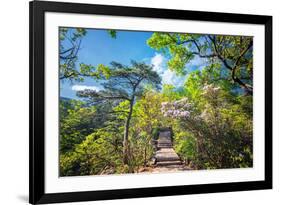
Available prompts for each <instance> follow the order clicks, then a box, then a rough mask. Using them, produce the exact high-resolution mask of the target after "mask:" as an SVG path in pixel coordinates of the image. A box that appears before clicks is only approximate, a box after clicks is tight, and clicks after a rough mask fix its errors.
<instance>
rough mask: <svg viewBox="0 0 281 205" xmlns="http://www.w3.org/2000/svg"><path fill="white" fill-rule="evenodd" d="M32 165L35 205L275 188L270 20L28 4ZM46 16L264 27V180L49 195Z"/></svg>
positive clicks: (64, 4)
mask: <svg viewBox="0 0 281 205" xmlns="http://www.w3.org/2000/svg"><path fill="white" fill-rule="evenodd" d="M29 11H30V33H29V36H30V39H29V42H30V59H29V60H30V75H29V77H30V86H29V87H30V90H29V91H30V107H29V110H30V113H29V115H30V119H29V120H30V121H29V122H30V144H29V147H30V148H29V151H30V158H29V160H30V165H29V202H30V203H31V204H44V203H57V202H74V201H91V200H108V199H122V198H137V197H154V196H168V195H184V194H198V193H214V192H229V191H243V190H260V189H271V188H272V17H271V16H262V15H246V14H230V13H214V12H201V11H200V12H199V11H184V10H169V9H155V8H136V7H124V6H104V5H93V4H77V3H62V2H46V1H33V2H30V7H29ZM45 12H62V13H82V14H102V15H111V16H115V15H117V16H132V17H145V18H162V19H182V20H197V21H210V22H215V21H218V22H227V23H244V24H259V25H264V26H265V65H264V66H265V133H264V136H265V180H263V181H247V182H235V183H218V184H200V185H199V184H198V185H184V186H168V187H153V188H135V189H121V190H107V191H83V192H82V191H81V192H71V193H45V188H44V187H45V171H44V169H45V165H44V161H45V157H46V156H45V154H44V151H45V147H44V137H45V136H44V129H45V126H44V123H45V120H44V119H45V110H44V109H45V97H44V94H45V80H44V73H45V72H44V65H45V59H44V55H45V53H44V41H45V39H44V38H45V37H44V25H45V24H44V19H45V17H44V14H45Z"/></svg>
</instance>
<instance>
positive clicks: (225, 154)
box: [30, 1, 272, 204]
mask: <svg viewBox="0 0 281 205" xmlns="http://www.w3.org/2000/svg"><path fill="white" fill-rule="evenodd" d="M271 188H272V17H271V16H262V15H248V14H247V15H246V14H229V13H214V12H201V11H200V12H199V11H184V10H169V9H156V8H136V7H122V6H105V5H92V4H77V3H59V2H46V1H44V2H41V1H33V2H30V203H32V204H43V203H57V202H74V201H90V200H107V199H121V198H133V197H153V196H167V195H182V194H197V193H212V192H229V191H242V190H243V191H244V190H257V189H271Z"/></svg>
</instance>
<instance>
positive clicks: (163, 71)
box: [150, 53, 186, 87]
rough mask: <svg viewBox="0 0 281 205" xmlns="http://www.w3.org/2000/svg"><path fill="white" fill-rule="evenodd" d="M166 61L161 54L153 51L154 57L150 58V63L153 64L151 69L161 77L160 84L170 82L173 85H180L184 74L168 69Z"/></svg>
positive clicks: (183, 79) (184, 77)
mask: <svg viewBox="0 0 281 205" xmlns="http://www.w3.org/2000/svg"><path fill="white" fill-rule="evenodd" d="M167 61H168V59H166V58H165V57H164V56H163V55H161V54H159V53H155V55H154V57H152V58H151V61H150V63H151V65H153V70H154V71H156V72H157V73H158V74H159V75H160V76H161V77H162V84H171V85H174V86H175V87H179V86H182V85H183V83H184V81H185V79H186V76H179V75H177V74H176V73H175V72H173V71H171V70H170V69H168V67H167Z"/></svg>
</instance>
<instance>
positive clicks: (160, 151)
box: [155, 130, 182, 167]
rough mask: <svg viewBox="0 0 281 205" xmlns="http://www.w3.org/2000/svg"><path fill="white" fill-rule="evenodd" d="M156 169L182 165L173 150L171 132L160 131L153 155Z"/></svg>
mask: <svg viewBox="0 0 281 205" xmlns="http://www.w3.org/2000/svg"><path fill="white" fill-rule="evenodd" d="M155 159H156V166H157V167H163V166H164V167H169V166H172V167H175V166H177V165H182V162H181V160H180V158H179V156H178V155H177V153H176V152H175V150H174V148H173V143H172V138H171V131H170V130H167V131H160V132H159V139H158V141H157V151H156V153H155Z"/></svg>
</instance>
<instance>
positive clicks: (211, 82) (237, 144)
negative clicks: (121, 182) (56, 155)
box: [60, 28, 253, 176]
mask: <svg viewBox="0 0 281 205" xmlns="http://www.w3.org/2000/svg"><path fill="white" fill-rule="evenodd" d="M108 33H109V34H110V36H111V37H112V38H116V31H114V30H108ZM85 35H86V30H83V29H82V30H75V31H73V30H72V31H70V30H68V29H65V28H61V29H60V39H61V41H65V40H66V39H69V38H70V39H71V40H72V41H77V42H78V41H79V39H81V38H82V37H83V36H85ZM251 42H252V38H250V37H237V36H236V37H235V36H214V35H198V34H176V33H158V32H156V33H154V34H153V35H152V36H151V38H149V39H148V40H147V43H148V45H149V46H151V47H152V48H155V49H156V50H158V51H160V52H163V53H164V54H165V55H166V56H167V57H168V58H169V61H168V66H169V69H171V71H172V72H175V73H176V74H178V75H184V74H186V73H187V72H188V75H187V77H186V80H185V83H184V85H183V86H182V87H181V88H178V87H175V86H173V85H169V84H162V85H161V77H160V76H159V75H158V73H157V72H155V71H154V70H153V69H152V67H151V66H149V65H146V64H144V63H138V62H135V61H133V62H132V63H131V65H129V66H126V65H122V64H120V63H117V62H113V63H112V64H111V65H110V66H105V65H102V64H98V65H96V66H92V65H88V64H84V63H80V64H79V68H78V69H76V68H75V66H74V64H75V60H74V61H73V62H72V63H74V64H73V65H71V62H70V61H69V62H70V64H68V65H64V64H63V63H62V64H60V66H61V67H60V69H61V70H60V71H62V74H63V75H66V76H70V77H69V78H67V79H72V80H77V81H83V80H84V78H85V77H87V78H88V79H92V80H101V82H102V83H103V87H104V89H102V90H100V91H94V90H84V91H80V92H78V93H77V96H78V97H80V98H83V100H84V101H78V100H68V99H61V100H60V176H77V175H95V174H99V175H100V174H122V173H136V172H139V171H140V169H141V168H144V167H149V166H151V159H152V158H153V155H154V153H155V150H154V147H153V141H154V140H157V138H158V133H159V130H160V129H161V128H163V127H171V128H172V130H173V144H174V149H175V151H176V152H177V154H178V155H179V156H180V158H181V159H182V160H183V162H184V163H185V165H186V166H189V167H190V168H192V169H219V168H243V167H252V166H253V98H252V95H251V86H252V63H253V62H252V48H251ZM62 46H63V45H62ZM76 57H77V56H76ZM76 57H75V58H76ZM195 58H196V59H197V58H199V59H200V58H201V59H205V60H206V61H204V62H205V64H204V67H203V68H202V67H200V69H196V70H194V71H192V70H190V68H188V63H189V62H191V61H192V60H193V59H195ZM224 60H226V63H224ZM64 66H65V67H64ZM69 66H70V67H69ZM71 66H73V67H71ZM227 66H230V68H228V67H227ZM237 80H241V81H242V83H244V84H245V85H243V86H246V87H243V86H242V84H241V83H238V82H237ZM160 85H161V86H160ZM124 156H126V160H124Z"/></svg>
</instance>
